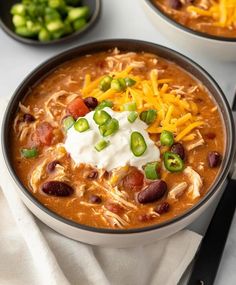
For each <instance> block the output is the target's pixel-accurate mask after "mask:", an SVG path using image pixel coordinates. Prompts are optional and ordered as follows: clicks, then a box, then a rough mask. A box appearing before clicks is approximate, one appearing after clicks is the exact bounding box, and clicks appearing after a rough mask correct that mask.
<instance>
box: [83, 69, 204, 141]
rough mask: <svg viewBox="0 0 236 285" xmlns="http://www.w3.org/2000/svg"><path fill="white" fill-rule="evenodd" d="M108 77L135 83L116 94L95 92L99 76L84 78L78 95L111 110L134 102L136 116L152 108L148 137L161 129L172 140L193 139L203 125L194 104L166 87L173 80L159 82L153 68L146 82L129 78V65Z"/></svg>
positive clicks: (130, 75)
mask: <svg viewBox="0 0 236 285" xmlns="http://www.w3.org/2000/svg"><path fill="white" fill-rule="evenodd" d="M110 75H111V76H113V77H114V78H124V77H127V76H129V77H130V78H132V79H134V80H135V81H136V84H135V85H133V86H132V87H128V88H126V90H124V91H120V92H119V91H116V90H114V89H108V90H107V91H105V92H102V91H101V90H100V89H99V81H100V80H101V78H102V77H100V78H98V79H95V80H94V81H92V80H91V78H90V76H88V75H86V76H85V80H84V88H83V89H82V90H81V94H82V96H83V97H88V96H93V97H95V98H97V99H98V101H99V102H101V101H102V100H111V101H112V102H113V104H114V105H113V108H114V110H115V111H122V110H123V105H124V104H126V103H129V102H135V103H136V107H137V111H138V112H139V113H141V112H142V111H145V110H148V109H155V110H157V118H156V120H155V121H154V122H153V123H152V124H151V125H149V126H148V128H147V131H148V132H149V133H150V134H160V133H161V132H162V131H164V130H167V131H171V132H173V133H174V135H175V140H176V141H180V140H184V141H191V140H194V139H195V137H196V134H194V133H193V131H194V130H195V129H197V128H199V127H201V126H202V125H204V121H202V119H201V117H199V116H196V115H197V113H198V107H197V105H196V104H195V103H194V102H192V100H190V99H187V98H185V96H183V93H185V91H183V90H182V89H181V88H180V87H178V88H177V87H176V88H174V87H173V86H171V85H170V83H171V82H172V81H173V79H171V78H164V79H163V78H162V79H159V78H158V71H157V70H156V69H153V70H151V72H150V74H149V79H143V78H140V77H138V76H135V75H133V74H132V67H129V66H128V67H127V68H126V69H124V70H122V71H120V72H114V73H112V74H110ZM186 92H187V91H186Z"/></svg>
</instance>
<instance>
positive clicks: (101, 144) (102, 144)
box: [94, 140, 109, 151]
mask: <svg viewBox="0 0 236 285" xmlns="http://www.w3.org/2000/svg"><path fill="white" fill-rule="evenodd" d="M108 145H109V141H105V140H100V141H99V142H98V143H96V144H95V146H94V148H95V149H96V151H101V150H103V149H104V148H106V147H107V146H108Z"/></svg>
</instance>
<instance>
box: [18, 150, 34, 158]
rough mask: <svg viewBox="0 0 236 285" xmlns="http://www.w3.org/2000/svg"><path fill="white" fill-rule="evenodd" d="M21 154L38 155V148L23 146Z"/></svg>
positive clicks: (28, 156)
mask: <svg viewBox="0 0 236 285" xmlns="http://www.w3.org/2000/svg"><path fill="white" fill-rule="evenodd" d="M21 154H22V156H23V157H25V158H33V157H36V156H38V150H37V149H36V148H23V149H22V150H21Z"/></svg>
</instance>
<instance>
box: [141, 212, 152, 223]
mask: <svg viewBox="0 0 236 285" xmlns="http://www.w3.org/2000/svg"><path fill="white" fill-rule="evenodd" d="M153 219H154V217H153V216H151V215H148V214H142V215H139V216H138V220H139V221H140V222H148V221H150V220H153Z"/></svg>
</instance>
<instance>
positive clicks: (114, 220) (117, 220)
mask: <svg viewBox="0 0 236 285" xmlns="http://www.w3.org/2000/svg"><path fill="white" fill-rule="evenodd" d="M103 216H104V217H105V218H106V219H107V220H108V221H109V222H110V223H111V225H112V226H113V227H114V226H117V227H119V228H124V226H128V225H129V223H128V222H127V221H126V220H124V219H122V218H121V217H120V216H118V215H117V214H115V213H113V212H111V211H109V210H107V209H105V208H104V211H103Z"/></svg>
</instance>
